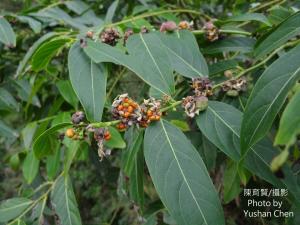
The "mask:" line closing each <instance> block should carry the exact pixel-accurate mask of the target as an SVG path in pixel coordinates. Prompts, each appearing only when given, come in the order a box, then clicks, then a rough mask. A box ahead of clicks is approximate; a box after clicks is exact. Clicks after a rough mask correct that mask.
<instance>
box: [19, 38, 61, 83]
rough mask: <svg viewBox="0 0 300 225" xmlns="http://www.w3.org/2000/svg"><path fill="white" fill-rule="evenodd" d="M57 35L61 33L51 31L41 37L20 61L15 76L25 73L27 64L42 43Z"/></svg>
mask: <svg viewBox="0 0 300 225" xmlns="http://www.w3.org/2000/svg"><path fill="white" fill-rule="evenodd" d="M57 35H59V33H56V32H50V33H47V34H45V35H44V36H42V37H41V38H39V39H38V40H37V41H36V42H34V44H33V45H32V46H31V47H30V48H29V49H28V51H27V52H26V54H25V56H24V58H23V59H22V61H21V62H20V63H19V65H18V69H17V72H16V75H15V77H18V76H20V75H21V74H22V73H23V70H24V69H25V66H26V64H27V63H28V61H29V60H30V59H31V57H32V55H33V54H34V53H35V51H36V50H37V49H38V48H39V47H40V45H41V44H42V43H44V42H45V41H47V40H49V39H51V38H53V37H55V36H57Z"/></svg>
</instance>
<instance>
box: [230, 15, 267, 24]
mask: <svg viewBox="0 0 300 225" xmlns="http://www.w3.org/2000/svg"><path fill="white" fill-rule="evenodd" d="M240 21H258V22H262V23H264V24H266V25H267V26H271V23H270V22H269V20H268V18H267V17H266V16H265V15H264V14H262V13H245V14H241V15H237V16H231V17H229V18H228V19H226V21H225V22H240Z"/></svg>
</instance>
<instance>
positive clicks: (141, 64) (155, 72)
mask: <svg viewBox="0 0 300 225" xmlns="http://www.w3.org/2000/svg"><path fill="white" fill-rule="evenodd" d="M126 47H127V49H128V51H129V54H130V55H131V56H132V57H131V59H132V66H133V67H134V68H136V69H135V70H136V71H139V73H138V74H142V75H143V76H144V78H145V80H146V81H147V80H149V83H150V84H151V83H154V84H155V85H156V86H160V85H163V86H164V90H168V91H167V93H173V92H174V77H173V73H172V72H173V71H172V68H171V63H170V61H169V60H168V55H167V54H166V53H165V52H164V51H162V42H161V41H160V39H159V38H158V37H157V36H156V35H155V34H151V33H149V34H144V35H143V34H136V35H132V36H130V38H129V39H128V41H127V43H126ZM145 62H147V63H146V64H145ZM158 90H160V89H158Z"/></svg>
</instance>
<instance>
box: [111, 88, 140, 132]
mask: <svg viewBox="0 0 300 225" xmlns="http://www.w3.org/2000/svg"><path fill="white" fill-rule="evenodd" d="M112 117H113V119H115V120H120V123H119V124H118V125H117V128H118V129H119V130H120V131H123V130H126V128H127V127H130V126H132V125H133V124H137V123H138V122H139V120H140V118H141V110H140V107H139V105H138V104H137V103H136V102H135V101H133V100H132V99H131V98H129V97H128V94H122V95H119V96H117V98H116V99H115V100H114V102H113V104H112Z"/></svg>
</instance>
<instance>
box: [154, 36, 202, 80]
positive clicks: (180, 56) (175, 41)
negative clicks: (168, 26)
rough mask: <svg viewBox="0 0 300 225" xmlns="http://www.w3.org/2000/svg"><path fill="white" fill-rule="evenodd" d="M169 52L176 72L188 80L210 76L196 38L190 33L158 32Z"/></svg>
mask: <svg viewBox="0 0 300 225" xmlns="http://www.w3.org/2000/svg"><path fill="white" fill-rule="evenodd" d="M157 35H158V36H159V37H160V39H161V41H162V43H163V45H164V47H165V48H166V50H167V53H168V56H169V59H170V62H171V63H172V67H173V69H174V70H175V71H177V72H178V73H180V74H182V75H183V76H185V77H188V78H195V77H203V76H208V68H207V64H206V61H205V59H204V57H203V56H202V54H201V52H200V50H199V47H198V44H197V41H196V38H195V36H194V34H193V33H192V32H190V31H184V30H183V31H178V32H176V35H175V34H174V35H167V34H164V33H160V32H157Z"/></svg>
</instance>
